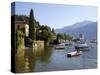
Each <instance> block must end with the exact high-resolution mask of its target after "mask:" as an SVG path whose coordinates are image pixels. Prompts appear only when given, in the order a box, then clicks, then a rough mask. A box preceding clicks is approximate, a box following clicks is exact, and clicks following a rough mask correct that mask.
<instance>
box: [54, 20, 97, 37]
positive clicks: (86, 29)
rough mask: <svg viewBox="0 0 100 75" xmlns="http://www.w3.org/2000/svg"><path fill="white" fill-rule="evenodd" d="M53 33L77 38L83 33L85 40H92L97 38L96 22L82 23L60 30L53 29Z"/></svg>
mask: <svg viewBox="0 0 100 75" xmlns="http://www.w3.org/2000/svg"><path fill="white" fill-rule="evenodd" d="M55 32H56V33H66V34H70V35H72V36H74V37H78V36H79V34H80V33H83V34H84V36H85V38H87V39H90V38H91V39H93V38H97V22H92V21H82V22H78V23H75V24H73V25H70V26H66V27H63V28H61V29H55Z"/></svg>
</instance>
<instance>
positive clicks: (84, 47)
mask: <svg viewBox="0 0 100 75" xmlns="http://www.w3.org/2000/svg"><path fill="white" fill-rule="evenodd" d="M75 49H76V50H89V46H88V44H87V43H86V42H78V43H76V45H75Z"/></svg>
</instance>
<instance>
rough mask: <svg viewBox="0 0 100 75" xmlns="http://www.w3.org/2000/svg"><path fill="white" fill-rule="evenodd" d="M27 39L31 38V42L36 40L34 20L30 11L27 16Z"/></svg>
mask: <svg viewBox="0 0 100 75" xmlns="http://www.w3.org/2000/svg"><path fill="white" fill-rule="evenodd" d="M29 38H31V39H32V40H35V39H36V29H35V19H34V12H33V10H32V9H31V11H30V15H29Z"/></svg>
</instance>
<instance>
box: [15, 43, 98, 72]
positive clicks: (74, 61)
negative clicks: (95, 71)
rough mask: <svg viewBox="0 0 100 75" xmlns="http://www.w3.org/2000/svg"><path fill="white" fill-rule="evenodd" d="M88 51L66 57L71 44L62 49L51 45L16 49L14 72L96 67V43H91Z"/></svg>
mask: <svg viewBox="0 0 100 75" xmlns="http://www.w3.org/2000/svg"><path fill="white" fill-rule="evenodd" d="M91 45H92V48H91V50H90V51H86V52H83V54H82V55H80V56H79V57H72V58H68V57H67V53H68V52H71V51H73V50H74V49H73V46H69V47H66V49H63V50H56V49H54V48H53V47H45V48H44V49H43V48H40V49H29V48H26V49H25V50H17V53H16V72H18V73H23V72H42V71H56V70H73V69H89V68H96V67H97V45H94V44H91Z"/></svg>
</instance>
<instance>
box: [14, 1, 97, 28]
mask: <svg viewBox="0 0 100 75" xmlns="http://www.w3.org/2000/svg"><path fill="white" fill-rule="evenodd" d="M31 8H32V9H33V10H34V16H35V19H36V20H37V21H39V22H40V24H41V25H42V24H46V25H48V26H50V27H51V28H55V29H56V28H62V27H64V26H68V25H72V24H74V23H76V22H80V21H84V20H90V21H97V7H95V6H79V5H67V4H66V5H61V4H45V3H30V2H29V3H27V2H16V6H15V9H16V12H15V13H16V14H19V15H29V13H30V9H31Z"/></svg>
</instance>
